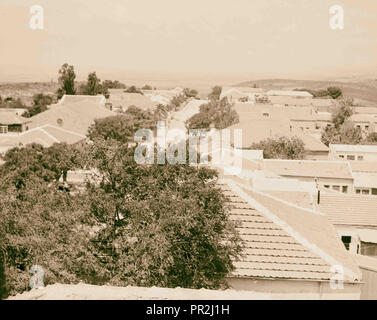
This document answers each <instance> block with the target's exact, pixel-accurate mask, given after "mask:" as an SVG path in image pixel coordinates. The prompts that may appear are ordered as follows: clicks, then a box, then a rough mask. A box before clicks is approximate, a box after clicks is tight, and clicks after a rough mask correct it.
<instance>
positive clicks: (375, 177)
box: [353, 172, 377, 188]
mask: <svg viewBox="0 0 377 320" xmlns="http://www.w3.org/2000/svg"><path fill="white" fill-rule="evenodd" d="M353 176H354V178H355V181H354V186H355V187H359V188H377V173H372V172H353Z"/></svg>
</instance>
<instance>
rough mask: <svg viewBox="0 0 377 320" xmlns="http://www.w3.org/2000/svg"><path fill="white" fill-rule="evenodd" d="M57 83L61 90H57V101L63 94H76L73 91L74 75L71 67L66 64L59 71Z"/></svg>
mask: <svg viewBox="0 0 377 320" xmlns="http://www.w3.org/2000/svg"><path fill="white" fill-rule="evenodd" d="M59 75H60V76H59V83H60V85H61V88H59V89H58V92H57V94H58V99H60V98H61V97H62V96H63V95H65V94H72V95H73V94H76V90H75V79H76V74H75V70H74V68H73V66H70V65H68V63H65V64H63V66H62V67H61V68H60V70H59Z"/></svg>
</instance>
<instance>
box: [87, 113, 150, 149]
mask: <svg viewBox="0 0 377 320" xmlns="http://www.w3.org/2000/svg"><path fill="white" fill-rule="evenodd" d="M155 128H156V120H155V117H154V115H153V114H152V113H151V112H149V111H143V110H141V109H140V108H137V107H134V106H131V107H129V108H128V109H127V110H126V112H125V113H122V114H119V115H116V116H111V117H107V118H103V119H96V120H95V121H94V124H93V125H92V126H91V127H89V130H88V137H89V139H90V140H92V141H95V140H96V139H98V138H102V139H104V140H110V139H113V140H116V141H119V142H121V143H127V142H132V141H133V140H134V133H135V132H136V131H137V130H138V129H151V130H154V129H155Z"/></svg>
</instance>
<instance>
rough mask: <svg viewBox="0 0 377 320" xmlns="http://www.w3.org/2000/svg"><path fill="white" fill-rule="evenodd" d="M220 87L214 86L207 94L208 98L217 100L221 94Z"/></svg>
mask: <svg viewBox="0 0 377 320" xmlns="http://www.w3.org/2000/svg"><path fill="white" fill-rule="evenodd" d="M221 91H222V88H221V87H220V86H214V87H213V88H212V92H211V93H210V94H209V95H208V99H209V100H212V99H214V100H219V99H220V95H221Z"/></svg>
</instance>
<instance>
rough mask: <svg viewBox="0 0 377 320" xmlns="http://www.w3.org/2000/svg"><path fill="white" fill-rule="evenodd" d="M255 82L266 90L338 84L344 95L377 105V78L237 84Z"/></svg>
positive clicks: (270, 80)
mask: <svg viewBox="0 0 377 320" xmlns="http://www.w3.org/2000/svg"><path fill="white" fill-rule="evenodd" d="M254 84H256V85H257V86H258V87H261V88H264V89H266V90H272V89H274V90H294V89H301V88H307V89H324V88H327V87H330V86H336V87H339V88H341V89H342V90H343V95H344V96H349V97H353V98H355V99H356V102H358V103H359V104H361V105H363V106H366V107H373V106H374V107H376V106H377V79H376V80H372V79H371V80H363V81H359V82H340V81H316V80H290V79H266V80H253V81H245V82H241V83H238V84H236V86H252V85H254Z"/></svg>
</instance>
